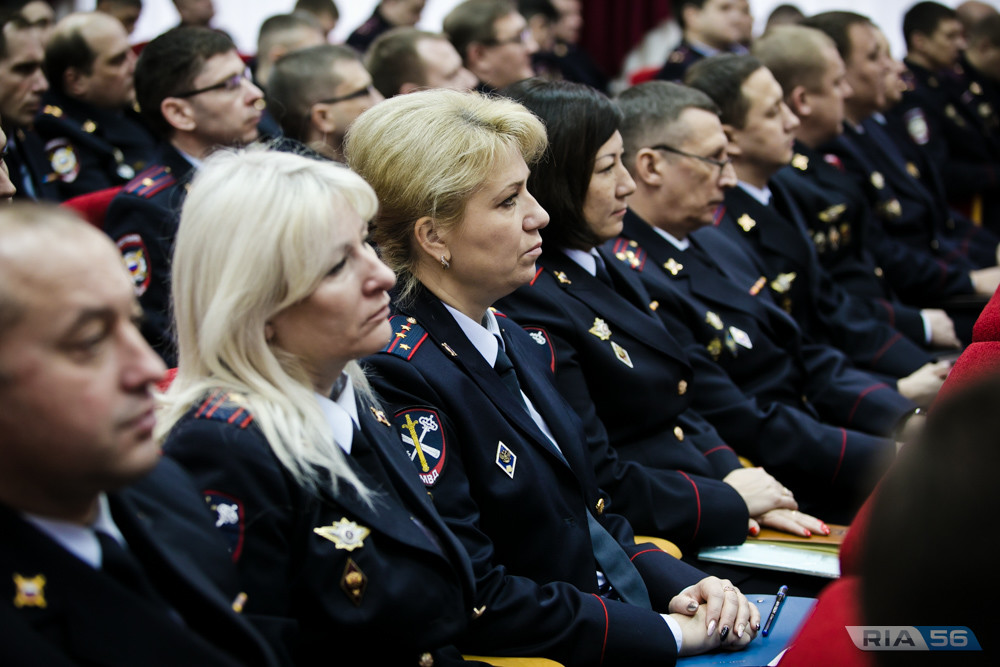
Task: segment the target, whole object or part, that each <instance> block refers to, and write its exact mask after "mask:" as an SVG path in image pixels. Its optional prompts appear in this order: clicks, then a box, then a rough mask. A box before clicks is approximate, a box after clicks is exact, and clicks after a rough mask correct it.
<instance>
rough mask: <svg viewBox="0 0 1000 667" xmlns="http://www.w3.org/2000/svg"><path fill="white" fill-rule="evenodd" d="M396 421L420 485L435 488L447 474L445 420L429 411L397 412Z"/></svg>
mask: <svg viewBox="0 0 1000 667" xmlns="http://www.w3.org/2000/svg"><path fill="white" fill-rule="evenodd" d="M392 421H393V424H394V425H395V427H396V428H397V429H398V431H399V437H400V439H401V440H402V442H403V451H404V452H406V456H407V457H408V458H409V459H410V461H412V462H413V465H414V466H416V468H417V475H418V476H419V477H420V481H421V482H423V483H424V486H434V484H435V482H437V480H438V478H439V477H440V476H441V472H442V471H443V470H444V462H445V454H446V445H445V439H444V428H443V427H442V425H441V417H439V416H438V413H437V412H435V411H434V410H430V409H427V408H409V409H406V410H400V411H399V412H397V413H396V414H395V415H394V416H393V420H392Z"/></svg>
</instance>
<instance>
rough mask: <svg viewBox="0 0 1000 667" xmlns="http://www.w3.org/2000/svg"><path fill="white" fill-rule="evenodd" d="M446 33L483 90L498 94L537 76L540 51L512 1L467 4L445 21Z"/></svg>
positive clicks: (468, 0) (468, 1)
mask: <svg viewBox="0 0 1000 667" xmlns="http://www.w3.org/2000/svg"><path fill="white" fill-rule="evenodd" d="M444 32H445V34H446V35H448V39H450V40H451V43H452V45H453V46H454V47H455V50H456V51H458V53H459V54H460V55H461V56H462V59H463V60H464V61H465V66H466V67H467V68H468V69H469V71H470V72H472V73H473V74H475V75H476V77H478V78H479V82H480V85H479V90H481V91H482V92H494V91H497V90H499V89H501V88H503V87H505V86H509V85H510V84H512V83H516V82H518V81H521V80H522V79H527V78H529V77H532V76H534V74H535V72H534V70H533V69H532V68H531V54H533V53H535V52H536V51H537V50H538V45H537V44H536V43H535V39H534V37H532V36H531V31H530V30H528V22H527V21H525V20H524V17H523V16H521V15H520V14H519V13H518V11H517V7H516V6H515V5H514V3H513V2H509V1H508V0H466V1H465V2H463V3H462V4H460V5H458V6H457V7H455V9H453V10H451V13H449V14H448V15H447V16H446V17H445V18H444Z"/></svg>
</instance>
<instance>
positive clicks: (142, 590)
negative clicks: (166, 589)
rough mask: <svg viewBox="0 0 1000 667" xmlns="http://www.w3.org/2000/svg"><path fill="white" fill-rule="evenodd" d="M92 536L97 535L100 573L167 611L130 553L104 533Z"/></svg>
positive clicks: (96, 533) (165, 604) (96, 532)
mask: <svg viewBox="0 0 1000 667" xmlns="http://www.w3.org/2000/svg"><path fill="white" fill-rule="evenodd" d="M94 534H95V535H97V541H98V542H99V543H100V545H101V571H102V572H106V573H107V574H108V575H110V576H111V577H113V578H114V579H116V580H117V581H118V582H119V583H120V584H122V585H123V586H125V588H127V589H129V590H131V591H133V592H134V593H137V594H139V595H141V596H142V597H144V598H146V599H147V600H148V601H150V602H153V603H155V604H157V605H158V606H162V607H165V608H167V609H168V610H169V609H170V606H169V605H168V604H167V603H166V601H165V600H164V599H163V598H162V597H161V596H160V594H159V592H157V590H156V588H155V587H154V586H153V582H152V581H150V579H149V577H148V576H147V575H146V573H145V571H144V570H143V569H142V566H141V565H140V564H139V561H138V560H137V559H136V557H135V556H134V555H133V554H132V552H131V551H129V550H127V549H126V548H125V547H123V546H122V545H121V544H120V543H119V542H118V540H116V539H115V538H113V537H111V536H110V535H108V534H107V533H105V532H104V531H101V530H95V531H94ZM171 611H172V610H171Z"/></svg>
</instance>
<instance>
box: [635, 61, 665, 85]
mask: <svg viewBox="0 0 1000 667" xmlns="http://www.w3.org/2000/svg"><path fill="white" fill-rule="evenodd" d="M659 71H660V66H659V65H653V66H652V67H643V68H642V69H637V70H636V71H634V72H632V73H631V74H630V75H629V77H628V83H629V85H630V86H638V85H639V84H640V83H646V82H647V81H652V80H653V79H655V78H656V73H657V72H659Z"/></svg>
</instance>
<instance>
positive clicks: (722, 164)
mask: <svg viewBox="0 0 1000 667" xmlns="http://www.w3.org/2000/svg"><path fill="white" fill-rule="evenodd" d="M649 149H650V150H654V151H666V152H668V153H674V154H676V155H681V156H683V157H689V158H694V159H695V160H699V161H701V162H704V163H705V164H710V165H712V166H715V167H718V168H719V176H722V172H723V171H725V169H726V167H727V166H729V165H731V164H732V163H733V158H731V157H727V158H726V159H725V160H716V159H715V158H714V157H706V156H704V155H695V154H694V153H688V152H687V151H682V150H681V149H679V148H674V147H673V146H667V145H666V144H656V145H655V146H649Z"/></svg>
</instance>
